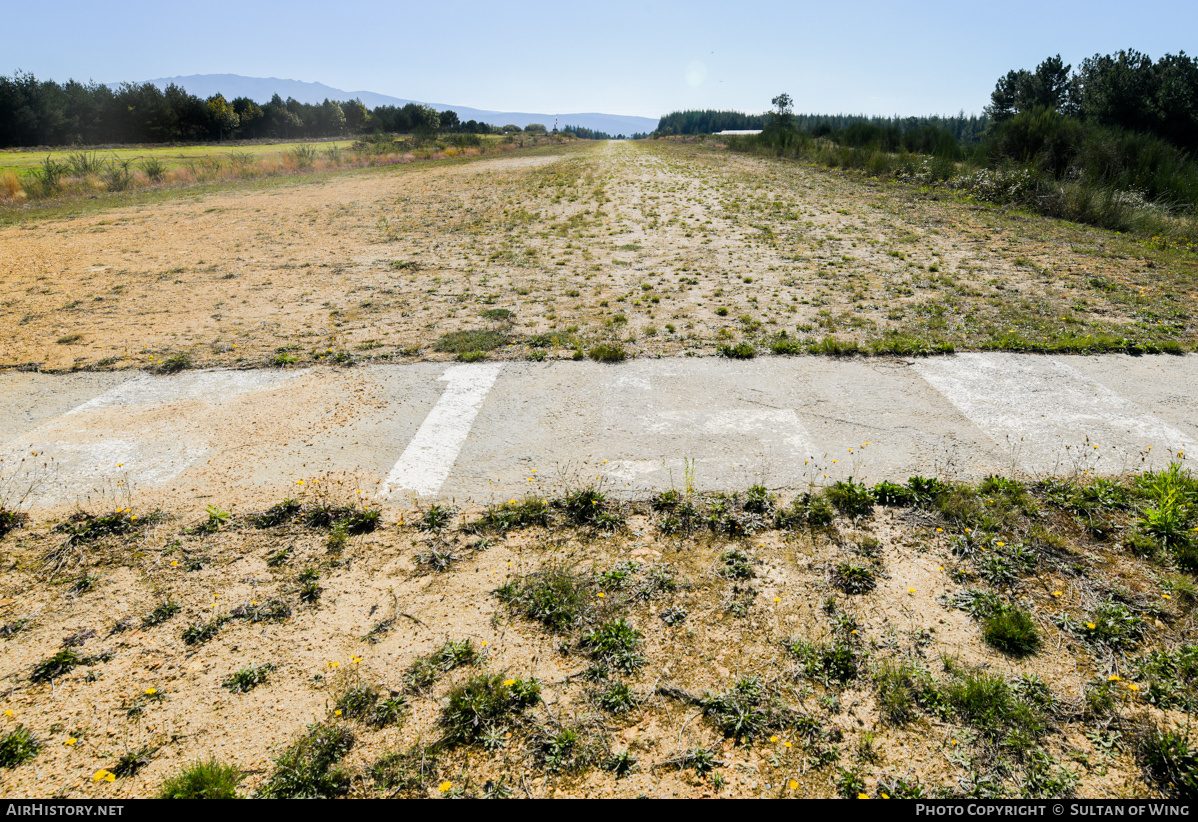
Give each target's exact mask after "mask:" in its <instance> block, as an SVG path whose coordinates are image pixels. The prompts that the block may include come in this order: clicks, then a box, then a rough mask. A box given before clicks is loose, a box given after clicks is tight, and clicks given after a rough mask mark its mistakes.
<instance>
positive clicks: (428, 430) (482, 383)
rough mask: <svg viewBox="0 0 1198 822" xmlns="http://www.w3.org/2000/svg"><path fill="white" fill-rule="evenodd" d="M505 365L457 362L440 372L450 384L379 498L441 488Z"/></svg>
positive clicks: (429, 492)
mask: <svg viewBox="0 0 1198 822" xmlns="http://www.w3.org/2000/svg"><path fill="white" fill-rule="evenodd" d="M502 368H503V364H502V363H488V364H487V365H455V366H452V367H450V368H448V369H447V370H446V371H445V373H444V374H442V375H441V379H443V380H445V381H446V382H448V383H449V385H447V386H445V393H443V394H442V395H441V399H439V400H437V404H436V405H434V406H433V410H432V411H430V412H429V414H428V416H427V417H425V418H424V422H423V423H421V425H420V429H419V430H418V431H417V432H416V436H415V437H413V438H412V441H411V442H410V443H408V447H407V448H405V449H404V452H403V455H402V456H400V458H399V462H397V463H395V467H394V468H392V469H391V473H390V474H388V475H387V478H386V479H385V480H383V484H382V487H381V488H379V493H378V496H379V497H380V498H382V499H387V498H389V497H390V496H391V495H392V494H394V493H395V492H397V491H401V490H404V491H411V492H414V493H416V494H418V495H420V496H428V495H430V494H435V493H437V491H439V490H441V486H442V484H444V482H445V479H446V477H448V476H449V472H450V470H451V469H452V468H453V464H454V463H455V462H456V461H457V458H458V453H459V452H460V451H461V450H462V445H463V444H464V443H465V442H466V437H467V436H469V434H470V427H471V426H472V425H474V418H475V417H477V416H478V412H479V409H480V408H482V405H483V400H485V399H486V397H487V392H488V391H490V390H491V386H492V385H494V384H495V378H496V377H498V376H499V372H500V370H501V369H502Z"/></svg>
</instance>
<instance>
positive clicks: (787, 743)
mask: <svg viewBox="0 0 1198 822" xmlns="http://www.w3.org/2000/svg"><path fill="white" fill-rule="evenodd" d="M782 744H783V745H785V746H786V747H788V748H789V747H790V743H789V742H783V743H782Z"/></svg>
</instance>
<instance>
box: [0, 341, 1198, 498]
mask: <svg viewBox="0 0 1198 822" xmlns="http://www.w3.org/2000/svg"><path fill="white" fill-rule="evenodd" d="M1196 397H1198V356H1194V355H1190V356H1179V357H1168V356H1146V357H1130V356H1123V355H1111V356H1094V357H1046V356H1035V355H1019V354H959V355H956V356H951V357H939V358H929V359H919V360H901V359H883V358H877V359H847V360H835V359H822V358H812V357H798V358H781V357H771V358H760V359H756V360H751V361H731V360H724V359H710V358H707V359H698V358H695V359H690V358H677V359H638V360H634V361H630V362H626V363H622V364H618V365H600V364H596V363H591V362H569V361H558V362H546V363H535V362H526V363H480V364H469V365H467V364H456V363H416V364H410V365H371V366H360V367H357V368H351V369H334V368H311V369H296V370H275V371H266V370H259V371H192V372H184V373H181V374H176V375H172V376H153V375H149V374H145V373H140V372H113V373H77V374H67V375H62V374H36V373H22V372H16V371H8V372H4V373H0V455H2V456H4V463H3V464H2V465H0V483H2V485H0V491H3V492H4V493H7V494H8V495H9V496H13V495H18V496H20V495H26V494H27V492H29V493H28V494H27V499H26V503H25V504H26V505H29V506H32V507H59V506H70V505H75V504H80V503H83V502H84V501H85V500H87V499H89V498H96V497H103V496H111V497H113V498H115V499H119V498H121V496H122V495H125V496H127V495H128V494H129V493H130V490H131V491H132V493H133V494H134V495H135V496H136V497H137V500H138V503H139V504H147V503H149V502H155V503H161V502H166V501H173V502H174V503H175V504H180V503H182V504H183V505H184V506H185V507H186V506H187V505H198V506H199V508H201V509H202V508H203V506H204V504H205V503H212V504H218V505H224V506H230V505H241V504H248V503H250V502H251V501H259V500H261V501H270V500H275V501H277V499H279V498H281V495H289V494H292V493H294V490H293V489H294V486H295V484H296V482H297V481H298V480H299V479H304V478H309V479H311V478H314V477H320V476H324V475H326V474H329V473H335V474H338V475H341V476H343V477H347V478H349V480H348V481H349V482H351V484H357V485H358V486H359V487H360V488H361V490H362V493H363V494H365V495H368V496H370V497H371V498H373V499H375V500H378V501H380V502H385V504H391V505H396V506H407V505H410V504H412V503H413V502H414V501H417V500H429V499H433V498H446V499H448V498H452V499H455V500H456V501H457V502H458V503H459V504H473V505H482V504H486V503H488V502H491V501H493V500H496V499H507V498H510V497H512V496H517V495H522V494H524V493H527V492H529V491H530V490H535V491H540V492H544V493H547V492H550V491H551V490H553V489H555V488H556V489H557V490H560V488H561V487H562V486H563V485H564V484H570V483H579V482H594V481H595V478H599V479H600V480H601V481H602V483H603V484H604V485H605V487H606V488H607V489H609V490H611V491H617V492H620V491H623V492H643V491H646V490H651V489H663V488H668V487H671V486H673V487H678V488H681V487H683V485H684V484H685V483H687V482H688V480H689V481H693V484H694V485H695V487H697V488H698V489H699V490H735V489H742V488H745V487H747V486H749V485H752V484H755V483H758V482H762V483H764V484H766V485H768V486H770V487H772V488H776V489H803V488H807V487H808V486H809V485H811V484H815V485H823V484H826V483H829V482H832V481H834V480H837V479H844V478H845V477H848V476H850V475H851V476H854V477H855V478H857V479H858V480H864V481H867V482H877V481H880V480H883V479H892V480H903V479H906V478H907V477H908V476H910V475H912V474H923V475H931V474H936V475H940V476H945V475H948V476H958V477H961V478H967V477H978V476H983V475H986V474H990V473H1002V474H1007V475H1012V474H1014V475H1044V474H1071V473H1073V472H1075V471H1076V472H1078V473H1081V472H1084V471H1089V472H1091V473H1092V474H1118V473H1121V472H1123V471H1125V470H1141V469H1142V468H1144V467H1147V466H1158V467H1159V466H1160V465H1162V464H1164V463H1166V462H1167V461H1168V460H1169V459H1171V458H1173V456H1174V455H1176V454H1177V453H1178V452H1184V451H1185V450H1186V448H1187V447H1188V446H1189V445H1190V444H1193V443H1195V442H1198V399H1196ZM22 459H24V462H22V461H21V460H22Z"/></svg>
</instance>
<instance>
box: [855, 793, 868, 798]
mask: <svg viewBox="0 0 1198 822" xmlns="http://www.w3.org/2000/svg"><path fill="white" fill-rule="evenodd" d="M857 798H858V799H869V794H864V793H859V794H857Z"/></svg>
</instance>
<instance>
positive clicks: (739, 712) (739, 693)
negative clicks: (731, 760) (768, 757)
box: [702, 677, 814, 741]
mask: <svg viewBox="0 0 1198 822" xmlns="http://www.w3.org/2000/svg"><path fill="white" fill-rule="evenodd" d="M702 708H703V713H704V714H705V715H706V716H707V718H708V719H710V720H711V722H712V724H714V725H715V726H716V727H717V728H718V729H719V730H720V731H722V732H723V733H724V735H725V736H731V737H734V738H735V739H736V740H737V741H741V740H743V739H748V740H752V739H755V738H757V737H759V736H762V735H764V734H767V733H771V732H775V731H783V730H786V729H787V728H795V727H797V726H799V725H800V724H810V726H811V727H810V728H809V730H814V721H812V720H809V719H807V718H806V717H804V716H803V715H802V714H801V713H799V712H798V711H797V710H795V709H794V708H791V707H790V706H788V705H786V704H784V703H783V702H782V701H781V700H780V699H778V698H777V697H776V696H775V695H772V694H770V693H768V692H767V690H766V688H765V686H764V685H762V684H761V681H760V680H759V679H757V678H756V677H743V678H741V679H739V680H737V681H736V683H735V684H734V685H733V686H732V688H731V689H730V690H728V691H725V692H724V693H722V694H711V693H708V694H706V695H705V696H704V697H703V700H702ZM804 720H806V722H805V723H804Z"/></svg>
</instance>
